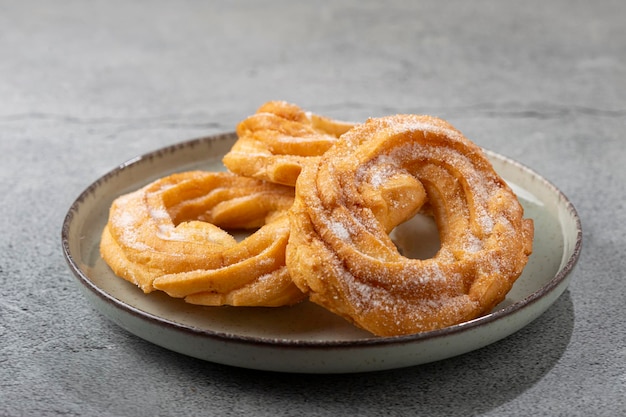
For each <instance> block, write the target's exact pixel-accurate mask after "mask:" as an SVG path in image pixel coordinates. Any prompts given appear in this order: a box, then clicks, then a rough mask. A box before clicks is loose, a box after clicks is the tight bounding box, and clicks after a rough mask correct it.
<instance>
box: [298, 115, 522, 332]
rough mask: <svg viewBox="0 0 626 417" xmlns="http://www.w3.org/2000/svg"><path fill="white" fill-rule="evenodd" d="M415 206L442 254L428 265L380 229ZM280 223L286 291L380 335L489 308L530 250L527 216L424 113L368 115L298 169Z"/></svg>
mask: <svg viewBox="0 0 626 417" xmlns="http://www.w3.org/2000/svg"><path fill="white" fill-rule="evenodd" d="M422 187H423V192H424V193H425V194H422V193H421V191H420V190H421V188H422ZM381 196H382V198H381ZM425 200H427V205H428V210H429V212H431V213H432V215H433V216H434V220H435V223H436V224H437V227H438V229H439V234H440V239H441V247H440V249H439V251H438V252H437V254H436V255H435V256H434V257H433V258H430V259H409V258H406V257H404V256H402V255H401V254H400V253H399V252H398V250H397V248H396V246H395V245H394V244H393V242H392V241H391V239H390V238H389V236H388V233H389V231H390V230H391V229H392V228H393V227H394V226H395V225H397V224H398V223H399V222H401V221H403V220H404V219H405V218H406V216H408V215H410V213H411V211H415V210H417V209H418V208H419V207H420V206H421V205H422V204H423V203H424V202H425ZM384 201H387V202H388V206H387V207H386V206H385V205H384V204H383V202H384ZM407 207H408V208H407ZM290 220H291V235H290V238H289V244H288V246H287V267H288V268H289V272H290V274H291V277H292V279H293V280H294V282H295V283H296V285H298V287H300V289H301V290H302V291H304V292H308V293H309V294H310V299H311V300H312V301H313V302H315V303H318V304H320V305H322V306H323V307H325V308H327V309H329V310H330V311H332V312H334V313H336V314H338V315H340V316H343V317H344V318H346V319H347V320H349V321H351V322H353V323H354V324H356V325H357V326H359V327H362V328H363V329H366V330H368V331H370V332H371V333H373V334H375V335H380V336H393V335H403V334H412V333H417V332H421V331H427V330H433V329H438V328H442V327H446V326H450V325H453V324H457V323H461V322H463V321H466V320H469V319H472V318H475V317H478V316H480V315H482V314H485V313H487V312H489V311H490V310H491V309H492V308H493V307H494V306H495V305H496V304H498V303H499V302H500V301H502V300H503V299H504V297H505V295H506V294H507V292H508V291H509V290H510V289H511V287H512V285H513V283H514V282H515V280H516V279H517V278H518V277H519V276H520V274H521V272H522V269H523V268H524V266H525V265H526V262H527V260H528V257H529V255H530V253H531V251H532V239H533V223H532V220H528V219H524V218H523V208H522V207H521V205H520V204H519V201H518V200H517V198H516V196H515V195H514V194H513V192H512V191H511V189H510V188H509V187H508V186H507V184H506V183H505V182H504V180H502V179H501V178H500V177H499V176H498V175H497V174H496V172H495V171H494V170H493V167H492V166H491V164H490V163H489V161H488V160H487V158H486V157H485V155H484V154H483V152H482V151H481V149H480V148H479V147H478V146H477V145H475V144H473V143H472V142H470V141H469V140H468V139H466V138H465V137H464V136H463V135H462V134H461V133H460V132H459V131H457V130H456V129H455V128H453V127H452V126H451V125H450V124H448V123H447V122H445V121H443V120H440V119H437V118H433V117H428V116H415V115H397V116H389V117H383V118H378V119H370V120H368V121H367V122H366V123H364V124H363V125H359V126H357V127H355V128H353V129H352V130H351V131H349V132H348V133H346V134H344V135H343V136H342V137H341V139H340V140H339V141H338V142H337V143H336V144H335V145H333V147H332V148H331V149H330V150H329V151H327V152H326V153H325V154H324V155H323V156H322V157H321V158H320V159H319V160H318V161H317V162H316V163H312V164H310V165H307V166H305V168H304V169H303V171H302V173H301V174H300V176H299V178H298V181H297V184H296V199H295V203H294V206H293V207H292V209H291V210H290ZM415 238H416V239H419V236H416V237H415Z"/></svg>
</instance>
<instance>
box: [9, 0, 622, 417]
mask: <svg viewBox="0 0 626 417" xmlns="http://www.w3.org/2000/svg"><path fill="white" fill-rule="evenodd" d="M625 22H626V2H624V1H621V0H615V1H608V0H601V1H565V0H554V1H543V0H533V1H471V2H469V1H438V0H437V1H436V0H432V1H399V0H396V1H384V2H381V1H375V2H374V1H357V0H346V1H332V2H331V1H310V2H294V1H278V0H271V1H262V2H257V1H252V0H250V1H230V2H226V1H224V2H216V1H191V0H189V1H132V2H130V1H121V0H115V1H110V0H106V1H105V0H102V1H78V0H77V1H54V2H52V1H44V0H41V1H32V0H28V1H21V2H20V1H10V0H0V180H1V182H0V196H1V200H0V201H1V202H0V209H1V216H0V230H1V232H0V291H1V293H0V314H1V317H0V415H7V416H19V415H25V416H29V415H33V416H34V415H43V416H46V415H48V416H53V415H68V416H71V415H100V416H126V415H138V416H156V415H172V414H180V415H222V416H226V415H240V414H243V415H268V416H281V415H285V416H286V415H319V416H321V415H342V414H350V415H352V414H353V413H357V414H360V415H391V416H399V415H416V414H423V415H430V416H443V415H491V416H517V415H564V416H583V415H605V416H614V415H619V414H622V415H623V414H624V413H625V412H626V406H625V403H624V396H625V395H626V331H625V324H624V319H625V318H626V313H625V312H624V298H625V297H624V296H625V293H626V283H625V282H626V281H625V279H624V275H625V272H624V271H625V270H626V261H625V260H624V259H625V258H624V251H625V248H626V237H625V236H626V226H625V224H626V210H625V207H624V201H625V197H626V192H625V191H624V189H625V185H624V184H625V183H626V168H625V165H626V149H625V148H626V138H625V131H626V24H625ZM271 99H284V100H289V101H292V102H295V103H297V104H299V105H301V106H303V107H305V108H306V109H309V110H312V111H314V112H317V113H320V114H325V115H329V116H332V117H336V118H340V119H348V120H364V119H365V118H366V117H368V116H382V115H387V114H392V113H398V112H403V113H405V112H414V113H428V114H433V115H437V116H440V117H443V118H446V119H448V120H449V121H450V122H452V123H453V124H454V125H455V126H456V127H457V128H459V129H460V130H461V131H463V132H464V133H465V134H466V135H467V136H468V137H470V138H471V139H473V140H474V141H475V142H477V143H478V144H480V145H481V146H484V147H487V148H490V149H492V150H494V151H496V152H499V153H502V154H504V155H507V156H509V157H512V158H514V159H517V160H519V161H521V162H522V163H524V164H526V165H528V166H530V167H531V168H533V169H534V170H536V171H537V172H539V173H540V174H542V175H544V176H545V177H547V178H548V179H549V180H551V181H552V182H553V183H554V184H556V185H557V186H558V187H560V188H561V189H562V190H563V192H564V193H565V194H566V195H567V196H568V197H569V198H570V199H571V200H572V202H573V203H574V205H575V206H576V208H577V209H578V211H579V213H580V216H581V218H582V223H583V228H584V248H583V253H582V256H581V258H580V262H579V264H578V266H577V268H576V270H575V272H574V273H573V282H572V284H571V286H570V289H569V290H568V291H566V292H565V293H564V294H563V296H562V297H560V298H559V299H558V300H557V302H556V303H555V304H554V306H553V307H552V308H550V309H549V310H548V311H547V312H546V313H545V314H544V315H543V316H542V317H540V318H539V319H538V320H536V321H535V322H533V323H532V324H531V325H529V326H528V327H526V328H524V329H523V330H521V331H520V332H518V333H516V334H514V335H512V336H511V337H509V338H507V339H505V340H502V341H501V342H499V343H496V344H494V345H491V346H489V347H487V348H484V349H482V350H479V351H476V352H473V353H469V354H466V355H463V356H460V357H457V358H454V359H450V360H445V361H441V362H438V363H433V364H428V365H424V366H419V367H413V368H409V369H402V370H396V371H388V372H379V373H374V374H366V375H344V376H304V375H282V374H272V373H264V372H257V371H248V370H243V369H235V368H230V367H226V366H221V365H215V364H211V363H206V362H202V361H199V360H195V359H192V358H188V357H184V356H181V355H178V354H176V353H172V352H169V351H166V350H164V349H161V348H159V347H156V346H154V345H151V344H149V343H147V342H144V341H143V340H140V339H138V338H137V337H135V336H133V335H131V334H128V333H127V332H125V331H123V330H121V329H120V328H118V327H117V326H115V325H114V324H112V323H110V322H109V321H108V320H107V319H106V318H104V317H103V316H101V315H100V314H98V313H97V312H96V311H95V310H94V309H93V308H92V307H91V306H90V304H88V303H87V301H86V299H84V298H83V297H82V296H81V294H80V293H79V289H78V285H77V283H76V282H75V279H74V278H73V277H72V275H71V274H70V272H69V269H68V268H67V267H66V264H65V261H64V259H63V257H62V252H61V247H60V229H61V223H62V221H63V217H64V215H65V213H66V211H67V209H68V207H69V206H70V204H71V203H72V202H73V200H74V198H76V197H77V195H78V194H79V193H80V192H81V191H82V190H83V189H84V188H85V187H86V186H87V185H88V184H89V183H91V182H92V181H93V180H95V179H96V178H98V177H99V176H100V175H102V174H104V173H105V172H107V171H108V170H110V169H112V168H113V167H114V166H116V165H117V164H119V163H121V162H123V161H125V160H127V159H130V158H132V157H134V156H136V155H138V154H141V153H145V152H148V151H151V150H154V149H156V148H159V147H162V146H165V145H170V144H173V143H175V142H179V141H183V140H186V139H189V138H193V137H197V136H203V135H208V134H212V133H217V132H224V131H231V130H233V129H234V126H235V123H236V122H237V121H239V120H241V119H242V118H244V117H246V116H247V115H249V114H250V113H252V112H253V111H254V110H255V109H256V108H257V107H258V106H259V105H260V104H262V103H263V102H264V101H266V100H271Z"/></svg>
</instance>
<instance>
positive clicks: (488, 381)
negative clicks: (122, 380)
mask: <svg viewBox="0 0 626 417" xmlns="http://www.w3.org/2000/svg"><path fill="white" fill-rule="evenodd" d="M573 327H574V307H573V303H572V300H571V297H570V293H569V291H567V290H566V291H565V292H564V293H563V295H561V297H559V299H557V301H556V302H555V303H554V304H553V305H552V306H551V307H550V308H549V309H548V310H547V311H546V312H545V313H544V314H543V315H542V316H540V317H539V318H537V319H536V320H535V321H534V322H532V323H531V324H529V325H528V326H526V327H525V328H523V329H521V330H520V331H518V332H517V333H515V334H513V335H511V336H509V337H507V338H505V339H503V340H501V341H498V342H496V343H494V344H491V345H489V346H486V347H484V348H482V349H479V350H476V351H473V352H469V353H466V354H464V355H461V356H458V357H454V358H450V359H446V360H442V361H438V362H434V363H429V364H424V365H419V366H414V367H410V368H404V369H396V370H390V371H379V372H372V373H362V374H343V375H317V374H313V375H308V374H307V375H304V374H287V373H285V374H283V373H274V372H265V371H256V370H247V369H241V368H235V367H229V366H225V365H217V364H212V363H209V362H202V361H200V360H196V359H193V358H187V359H182V358H179V359H180V361H177V362H178V363H179V364H180V366H189V367H190V368H193V369H194V370H195V372H198V373H200V374H203V375H205V376H206V377H209V379H211V380H213V383H215V384H226V385H227V386H237V387H238V390H237V391H238V392H237V396H238V397H240V398H242V397H243V398H242V400H244V401H245V399H244V398H246V397H247V401H250V402H256V401H258V399H259V398H266V399H270V398H271V401H261V403H262V404H264V410H265V411H266V412H269V411H272V410H271V408H272V407H276V410H275V411H276V412H277V413H278V414H280V412H281V411H284V407H285V405H286V404H289V405H290V407H293V408H292V409H294V410H298V409H304V408H306V409H307V410H310V411H311V412H312V413H313V414H315V413H317V414H329V415H330V414H332V415H335V414H337V413H341V412H342V411H345V410H347V409H350V410H354V413H355V415H383V414H385V412H387V413H388V412H389V411H390V409H397V410H404V411H406V410H412V409H413V410H419V411H420V414H423V415H429V416H443V415H457V414H458V415H461V414H463V415H466V414H478V413H483V412H486V411H488V410H490V409H493V408H496V407H498V406H499V405H501V404H503V403H506V402H508V401H510V400H511V399H513V398H515V397H517V396H518V395H520V394H521V393H523V392H524V391H526V390H527V389H529V388H530V387H532V386H533V385H534V384H535V383H536V381H538V380H540V379H541V378H542V377H543V375H545V374H546V373H547V372H548V371H549V370H550V369H551V368H552V367H553V366H554V365H555V363H556V362H557V361H558V360H559V358H560V357H561V356H562V354H563V352H564V351H565V350H566V348H567V345H568V344H569V341H570V338H571V335H572V331H573ZM196 377H197V375H196ZM207 382H208V381H207Z"/></svg>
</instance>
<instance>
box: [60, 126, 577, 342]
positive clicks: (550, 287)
mask: <svg viewBox="0 0 626 417" xmlns="http://www.w3.org/2000/svg"><path fill="white" fill-rule="evenodd" d="M234 137H236V133H235V132H225V133H218V134H213V135H207V136H202V137H197V138H193V139H189V140H184V141H181V142H177V143H175V144H172V145H168V146H165V147H161V148H158V149H155V150H153V151H149V152H146V153H143V154H141V155H139V156H136V157H134V158H130V159H128V160H126V161H125V162H123V163H121V164H119V165H117V166H116V167H114V168H112V169H110V170H109V171H108V172H106V173H105V174H104V175H101V176H100V177H99V178H97V179H96V180H95V181H93V182H92V183H91V184H89V185H88V186H87V187H86V188H85V189H84V190H83V191H82V192H81V193H80V194H79V195H78V196H77V197H76V198H75V200H74V201H73V202H72V204H71V205H70V207H69V209H68V211H67V213H66V215H65V217H64V219H63V224H62V228H61V243H62V249H63V255H64V258H65V260H66V263H67V264H68V266H69V268H70V270H71V272H72V273H73V275H74V276H75V278H77V280H78V281H79V283H80V284H81V285H82V286H83V287H84V288H86V289H87V290H89V291H91V292H92V293H93V294H95V295H96V296H98V297H99V298H100V299H101V300H102V301H104V302H106V303H108V304H112V305H113V306H114V307H116V308H117V309H120V310H123V311H125V312H127V313H130V314H131V315H133V316H134V317H135V318H139V319H141V320H144V321H148V322H150V323H151V324H156V325H159V326H166V327H167V328H168V329H170V330H174V331H177V332H184V333H187V334H189V335H192V336H199V337H203V338H210V339H214V340H219V341H222V342H229V343H238V344H242V345H254V346H262V347H280V348H283V349H305V348H306V349H321V350H327V349H329V348H333V349H353V348H355V347H374V346H390V345H400V344H407V343H415V342H423V341H426V340H433V339H437V338H441V337H447V336H452V335H455V334H459V333H462V332H466V331H469V330H471V329H474V328H478V327H482V326H485V325H488V324H490V323H493V322H495V321H497V320H500V319H503V318H505V317H507V316H510V315H513V314H515V313H517V312H519V311H521V310H522V309H524V308H527V307H528V306H530V305H532V304H534V303H536V302H538V301H539V300H541V299H543V298H544V297H545V296H546V295H548V294H550V293H551V292H552V291H554V290H555V289H557V288H558V287H559V286H560V285H561V284H562V283H563V282H564V281H565V280H566V279H567V277H568V275H569V274H570V272H571V271H572V269H573V268H574V267H575V265H576V264H577V262H578V260H579V258H580V254H581V251H582V240H583V233H582V224H581V220H580V217H579V215H578V212H577V210H576V208H575V207H574V205H573V204H572V202H571V200H570V199H569V198H568V197H567V196H566V195H565V194H564V193H563V192H562V191H561V190H560V189H559V188H558V187H556V185H554V184H553V183H552V182H550V181H549V180H547V179H546V178H544V177H543V176H541V175H540V174H538V173H537V172H536V171H534V170H533V169H531V168H529V167H528V166H526V165H524V164H522V163H520V162H518V161H516V160H513V159H511V158H509V157H507V156H504V155H502V154H499V153H496V152H494V151H491V150H489V149H484V148H483V151H484V152H485V153H486V154H487V155H488V156H489V157H492V158H497V159H500V160H501V161H503V162H505V163H507V164H510V165H513V166H515V167H517V168H518V169H520V170H521V171H523V172H524V173H526V174H529V175H530V176H532V177H533V178H534V179H536V180H539V181H540V182H542V183H543V185H544V186H545V187H547V188H549V189H550V191H551V192H553V193H554V194H555V195H556V196H557V197H558V200H559V201H560V202H562V203H563V204H564V208H565V209H566V210H567V212H568V213H569V215H570V216H571V217H572V218H573V219H574V221H575V225H576V239H575V242H574V245H573V247H572V253H571V255H569V257H568V258H567V261H566V262H565V264H563V266H562V267H561V268H560V269H559V271H558V273H557V274H556V275H555V276H554V277H552V278H551V279H550V281H549V282H547V283H546V284H545V285H543V286H542V287H541V288H540V289H539V290H537V291H534V292H532V293H530V294H528V295H527V296H526V297H524V298H523V299H521V300H518V301H516V302H514V303H511V304H509V305H507V306H505V307H503V308H501V309H498V310H496V311H492V312H490V313H488V314H486V315H484V316H481V317H477V318H475V319H472V320H468V321H465V322H463V323H459V324H456V325H453V326H449V327H445V328H442V329H437V330H431V331H427V332H421V333H416V334H410V335H401V336H390V337H377V336H371V337H367V338H359V339H351V340H294V339H282V338H268V337H259V336H247V335H241V334H236V333H228V332H221V331H216V330H211V329H206V328H199V327H196V326H192V325H188V324H184V323H179V322H175V321H173V320H170V319H168V318H167V317H162V316H158V315H155V314H153V313H150V312H147V311H144V310H141V309H139V308H137V307H135V306H133V305H130V304H128V303H126V302H124V301H123V300H119V299H117V298H116V297H115V296H113V295H111V294H109V293H108V292H106V291H105V290H103V289H101V288H100V287H98V286H97V285H96V284H95V283H94V282H93V281H91V279H90V278H89V276H88V274H87V273H85V272H84V271H83V270H82V268H81V267H80V266H79V264H78V262H77V261H76V260H75V259H74V257H73V256H72V253H71V248H70V240H71V238H70V228H71V224H72V221H73V219H74V217H75V216H76V214H77V213H78V211H79V209H80V206H81V205H82V204H83V203H84V201H85V200H86V199H87V198H88V197H89V195H91V194H94V193H95V191H96V190H97V188H98V187H99V186H100V185H101V184H103V183H105V182H106V181H108V180H109V179H110V178H112V177H114V176H116V175H119V173H120V172H121V171H123V170H125V169H128V168H130V167H132V166H133V165H135V164H140V163H144V162H145V161H146V160H147V159H154V158H158V157H162V156H164V155H166V154H169V153H174V152H176V151H177V150H180V149H183V148H187V147H194V146H199V145H201V144H204V143H207V142H217V141H221V140H232V139H233V138H234ZM564 289H565V288H563V290H564ZM559 295H560V294H559Z"/></svg>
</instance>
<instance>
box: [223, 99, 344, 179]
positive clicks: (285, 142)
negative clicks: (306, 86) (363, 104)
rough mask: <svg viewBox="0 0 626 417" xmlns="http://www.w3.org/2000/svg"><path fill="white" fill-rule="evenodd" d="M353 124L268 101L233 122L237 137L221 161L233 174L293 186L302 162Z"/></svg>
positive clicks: (331, 142) (319, 151) (312, 156)
mask: <svg viewBox="0 0 626 417" xmlns="http://www.w3.org/2000/svg"><path fill="white" fill-rule="evenodd" d="M353 126H354V125H353V124H351V123H346V122H339V121H336V120H332V119H329V118H326V117H322V116H318V115H315V114H311V113H308V112H305V111H304V110H302V109H301V108H300V107H298V106H296V105H294V104H290V103H286V102H284V101H270V102H267V103H265V104H264V105H262V106H261V107H260V108H259V109H258V110H257V112H256V113H255V114H253V115H252V116H250V117H248V118H246V119H245V120H243V121H242V122H240V123H239V124H238V125H237V135H238V140H237V142H236V143H235V144H234V146H233V147H232V149H231V150H230V151H229V152H228V153H227V154H226V155H225V156H224V158H223V162H224V165H225V166H226V167H227V168H228V169H229V170H230V171H232V172H234V173H237V174H240V175H243V176H247V177H253V178H258V179H262V180H265V181H270V182H275V183H278V184H284V185H291V186H293V185H294V184H295V183H296V179H297V177H298V175H299V174H300V171H301V169H302V166H303V164H305V163H306V162H307V161H309V160H312V159H315V158H317V157H319V156H320V155H322V154H323V153H324V152H326V151H327V150H328V149H329V148H330V147H331V146H332V144H333V143H335V142H336V141H337V138H338V137H339V136H340V135H342V134H343V133H345V132H346V131H348V130H349V129H350V128H352V127H353Z"/></svg>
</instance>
